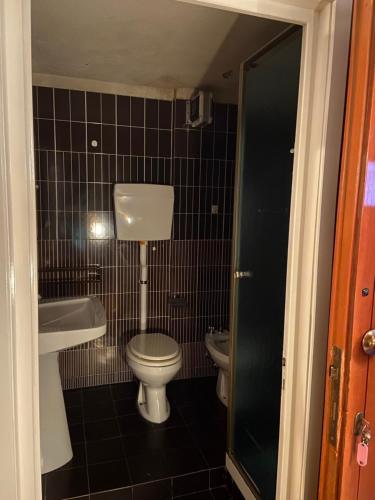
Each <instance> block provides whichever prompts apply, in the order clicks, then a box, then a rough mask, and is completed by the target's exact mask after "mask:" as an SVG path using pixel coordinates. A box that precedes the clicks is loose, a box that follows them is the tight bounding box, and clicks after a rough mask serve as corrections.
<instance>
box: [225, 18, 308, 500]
mask: <svg viewBox="0 0 375 500" xmlns="http://www.w3.org/2000/svg"><path fill="white" fill-rule="evenodd" d="M301 43H302V28H300V27H297V26H292V27H290V28H289V29H287V30H286V31H285V32H284V33H283V34H282V35H281V36H279V37H278V38H277V39H276V40H274V41H273V42H272V43H270V44H269V45H267V46H266V47H265V48H264V49H262V50H261V51H259V52H258V53H257V54H255V55H254V56H252V57H251V58H250V59H249V60H248V61H246V62H245V63H244V64H243V69H242V96H241V103H240V109H241V116H240V128H239V148H238V149H239V155H238V165H237V201H236V211H237V212H236V219H235V232H234V242H235V243H234V245H235V248H234V254H233V269H234V271H235V272H234V276H233V288H232V290H233V297H232V325H231V328H232V332H233V335H232V361H231V365H232V368H231V380H232V381H231V387H232V391H231V404H230V422H229V427H230V429H229V443H228V454H229V457H230V458H231V460H232V462H233V463H234V464H235V465H236V467H237V469H238V471H239V472H240V474H241V476H242V477H243V478H244V479H245V481H246V482H247V484H248V485H249V486H250V488H251V490H252V491H253V492H254V495H255V496H256V497H258V496H259V497H260V498H262V499H263V500H273V499H274V498H275V491H276V478H277V459H278V441H279V424H280V401H281V391H282V383H283V382H282V370H283V363H284V360H283V337H284V310H285V287H286V272H287V258H288V233H289V212H290V202H291V192H292V178H293V154H294V137H295V129H296V115H297V101H298V86H299V70H300V59H301Z"/></svg>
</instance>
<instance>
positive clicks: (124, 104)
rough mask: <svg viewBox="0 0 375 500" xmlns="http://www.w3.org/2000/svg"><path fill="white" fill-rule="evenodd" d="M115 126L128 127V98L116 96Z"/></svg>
mask: <svg viewBox="0 0 375 500" xmlns="http://www.w3.org/2000/svg"><path fill="white" fill-rule="evenodd" d="M117 124H118V125H130V97H128V96H123V95H119V96H117Z"/></svg>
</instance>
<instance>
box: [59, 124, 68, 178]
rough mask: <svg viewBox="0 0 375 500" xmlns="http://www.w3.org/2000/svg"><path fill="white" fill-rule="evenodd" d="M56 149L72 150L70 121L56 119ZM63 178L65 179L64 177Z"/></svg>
mask: <svg viewBox="0 0 375 500" xmlns="http://www.w3.org/2000/svg"><path fill="white" fill-rule="evenodd" d="M56 149H57V150H58V151H70V150H71V144H70V122H68V121H62V120H58V121H56ZM62 180H63V179H62Z"/></svg>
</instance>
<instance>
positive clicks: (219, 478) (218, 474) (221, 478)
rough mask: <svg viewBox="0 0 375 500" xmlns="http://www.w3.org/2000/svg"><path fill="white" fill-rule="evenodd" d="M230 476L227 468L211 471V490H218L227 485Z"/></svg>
mask: <svg viewBox="0 0 375 500" xmlns="http://www.w3.org/2000/svg"><path fill="white" fill-rule="evenodd" d="M227 480H228V476H227V471H226V469H225V467H218V468H216V469H210V488H217V487H219V486H224V485H225V484H227Z"/></svg>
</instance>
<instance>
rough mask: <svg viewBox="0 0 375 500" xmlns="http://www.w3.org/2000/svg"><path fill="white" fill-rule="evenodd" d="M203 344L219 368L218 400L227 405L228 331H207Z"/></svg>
mask: <svg viewBox="0 0 375 500" xmlns="http://www.w3.org/2000/svg"><path fill="white" fill-rule="evenodd" d="M205 344H206V348H207V350H208V352H209V353H210V356H211V358H212V359H213V361H214V363H215V364H216V365H217V367H218V368H219V374H218V377H217V384H216V393H217V395H218V398H219V399H220V401H221V402H222V403H223V404H224V405H225V406H228V394H229V332H227V331H224V332H214V333H207V334H206V337H205Z"/></svg>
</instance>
